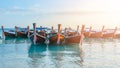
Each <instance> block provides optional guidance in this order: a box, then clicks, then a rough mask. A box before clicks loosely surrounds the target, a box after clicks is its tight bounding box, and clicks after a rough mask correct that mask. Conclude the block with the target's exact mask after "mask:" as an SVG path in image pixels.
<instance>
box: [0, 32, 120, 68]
mask: <svg viewBox="0 0 120 68" xmlns="http://www.w3.org/2000/svg"><path fill="white" fill-rule="evenodd" d="M0 33H1V31H0ZM0 35H1V34H0ZM119 67H120V39H84V41H83V45H82V46H80V45H79V44H70V45H60V46H57V45H32V44H31V42H30V40H29V39H23V38H15V39H6V40H0V68H119Z"/></svg>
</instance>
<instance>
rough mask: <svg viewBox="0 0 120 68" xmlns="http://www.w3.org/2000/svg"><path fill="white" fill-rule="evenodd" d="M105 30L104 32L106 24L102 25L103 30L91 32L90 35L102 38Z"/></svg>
mask: <svg viewBox="0 0 120 68" xmlns="http://www.w3.org/2000/svg"><path fill="white" fill-rule="evenodd" d="M103 32H104V26H103V27H102V30H101V31H99V32H97V31H95V32H91V34H90V36H89V37H90V38H102V36H103Z"/></svg>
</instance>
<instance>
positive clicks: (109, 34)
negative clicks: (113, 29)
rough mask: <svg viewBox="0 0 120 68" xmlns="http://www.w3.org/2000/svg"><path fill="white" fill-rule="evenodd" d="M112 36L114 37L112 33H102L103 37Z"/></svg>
mask: <svg viewBox="0 0 120 68" xmlns="http://www.w3.org/2000/svg"><path fill="white" fill-rule="evenodd" d="M113 37H114V33H107V34H103V38H113Z"/></svg>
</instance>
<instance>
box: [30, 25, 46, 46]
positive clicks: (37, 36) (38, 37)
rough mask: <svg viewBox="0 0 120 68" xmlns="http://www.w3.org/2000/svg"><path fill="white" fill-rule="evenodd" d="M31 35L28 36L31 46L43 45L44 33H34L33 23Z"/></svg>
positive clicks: (34, 26)
mask: <svg viewBox="0 0 120 68" xmlns="http://www.w3.org/2000/svg"><path fill="white" fill-rule="evenodd" d="M33 29H34V31H33V34H32V35H30V37H29V38H30V40H31V41H32V43H33V44H45V41H46V37H47V35H46V33H45V32H44V31H41V32H39V33H38V32H36V23H33Z"/></svg>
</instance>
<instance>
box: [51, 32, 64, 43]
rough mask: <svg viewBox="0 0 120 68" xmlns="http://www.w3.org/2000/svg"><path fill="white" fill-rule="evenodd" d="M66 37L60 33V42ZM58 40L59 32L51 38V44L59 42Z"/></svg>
mask: <svg viewBox="0 0 120 68" xmlns="http://www.w3.org/2000/svg"><path fill="white" fill-rule="evenodd" d="M64 39H65V37H64V36H63V35H60V44H62V43H63V41H64ZM57 40H58V35H57V34H56V35H54V36H51V37H50V38H49V41H50V44H57Z"/></svg>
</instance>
